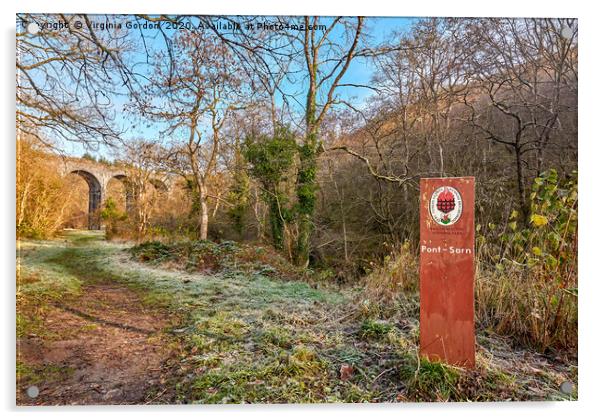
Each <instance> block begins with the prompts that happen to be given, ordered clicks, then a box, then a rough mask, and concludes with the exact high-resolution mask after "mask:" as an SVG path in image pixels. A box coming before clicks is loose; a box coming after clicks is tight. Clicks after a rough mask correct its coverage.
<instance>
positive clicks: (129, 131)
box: [64, 17, 417, 158]
mask: <svg viewBox="0 0 602 420" xmlns="http://www.w3.org/2000/svg"><path fill="white" fill-rule="evenodd" d="M103 19H104V18H103ZM268 19H269V17H268ZM326 19H328V18H326ZM416 20H417V18H397V17H369V18H366V21H365V25H366V30H367V34H368V35H369V36H370V37H371V41H372V43H374V44H380V43H382V42H384V41H386V40H388V39H390V38H391V37H392V35H393V33H396V32H405V31H407V30H408V29H409V28H410V27H411V25H412V23H414V22H415V21H416ZM326 23H327V22H326ZM154 34H156V33H155V32H153V31H150V30H146V31H145V36H147V35H154ZM335 35H336V34H335ZM146 42H147V44H148V46H149V48H151V49H159V48H161V47H162V46H163V40H162V39H161V37H156V38H154V39H153V37H152V36H151V37H147V39H146ZM142 56H143V54H142V51H141V55H140V57H142ZM144 57H145V55H144ZM373 71H374V68H373V65H372V63H371V62H370V60H369V59H361V58H359V59H356V60H354V61H352V64H351V65H350V67H349V69H348V71H347V73H346V74H345V77H344V78H343V80H342V82H343V83H353V84H358V85H362V84H364V85H369V84H370V80H371V78H372V75H373ZM283 90H285V91H286V92H287V93H289V94H291V93H297V94H298V95H299V96H298V97H297V100H298V101H299V102H300V103H304V102H305V97H304V86H303V83H301V82H297V84H296V85H292V84H290V83H289V84H283ZM337 94H338V95H340V97H341V98H342V99H344V100H346V101H349V102H351V103H353V104H354V106H356V107H359V108H361V107H362V104H364V102H365V100H366V99H367V98H368V97H369V96H370V95H372V94H373V91H371V90H370V89H365V88H356V87H342V88H339V89H338V90H337ZM126 101H127V99H126V98H125V97H122V98H116V100H115V109H116V113H117V120H116V121H117V124H118V125H119V126H120V127H122V128H123V130H124V131H125V133H124V135H123V137H124V138H125V139H134V138H138V139H139V138H146V139H154V138H156V137H157V132H158V131H159V130H160V129H161V127H160V126H157V125H154V124H148V125H147V124H145V123H143V124H140V123H139V122H137V123H136V127H135V128H132V127H131V125H132V118H131V116H129V115H126V114H123V113H122V112H121V109H122V107H123V105H124V104H125V102H126ZM278 102H279V103H281V99H280V100H279V101H278ZM64 146H65V147H64V148H65V152H66V153H68V154H70V155H74V156H81V155H82V154H83V153H84V152H85V151H86V150H85V148H84V147H83V146H82V145H80V144H75V143H73V144H65V145H64ZM90 152H91V153H92V154H94V155H96V156H101V155H102V156H105V157H109V158H110V157H111V155H112V154H113V153H112V151H111V150H110V148H107V147H102V146H101V147H100V148H99V149H98V150H94V151H90Z"/></svg>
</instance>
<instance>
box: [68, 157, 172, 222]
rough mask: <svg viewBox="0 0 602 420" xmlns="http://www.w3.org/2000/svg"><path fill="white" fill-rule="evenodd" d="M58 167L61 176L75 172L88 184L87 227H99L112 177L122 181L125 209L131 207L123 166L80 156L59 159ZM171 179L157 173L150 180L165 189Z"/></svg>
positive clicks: (158, 187)
mask: <svg viewBox="0 0 602 420" xmlns="http://www.w3.org/2000/svg"><path fill="white" fill-rule="evenodd" d="M59 167H60V170H61V173H62V175H63V176H67V175H69V174H76V175H79V176H81V177H82V178H83V179H84V180H85V181H86V183H87V184H88V229H90V230H98V229H100V228H101V221H100V217H99V214H98V213H99V209H100V208H101V206H102V204H103V202H104V200H105V199H106V196H107V187H108V184H109V181H111V180H112V179H113V178H115V179H118V180H120V181H121V182H123V183H124V185H125V191H126V193H125V194H126V197H125V202H126V210H129V209H130V208H131V206H132V204H133V194H132V191H131V188H129V186H128V183H127V180H128V175H127V171H126V170H125V168H120V167H119V166H113V165H106V164H104V163H100V162H94V161H92V160H88V159H81V158H64V159H61V163H60V164H59ZM171 181H172V179H171V177H168V176H164V175H162V174H157V176H156V177H155V178H154V179H152V180H151V181H150V182H151V183H152V184H153V185H154V186H155V187H156V188H157V189H160V190H164V191H167V190H169V189H170V187H171V183H172V182H171Z"/></svg>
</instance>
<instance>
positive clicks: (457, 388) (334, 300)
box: [21, 232, 576, 403]
mask: <svg viewBox="0 0 602 420" xmlns="http://www.w3.org/2000/svg"><path fill="white" fill-rule="evenodd" d="M101 239H102V236H101V235H100V234H99V233H82V232H69V233H67V234H66V236H65V238H64V239H62V240H58V241H51V242H31V243H27V244H24V246H23V248H22V249H23V252H22V253H21V254H22V255H21V266H22V270H25V271H26V272H32V271H36V270H37V271H38V272H43V273H44V276H42V277H44V278H45V280H44V283H43V284H47V285H51V284H52V285H53V287H52V288H51V289H52V290H54V289H55V288H56V290H62V292H60V293H66V294H67V293H68V294H72V295H73V296H77V293H78V287H79V285H81V284H86V283H89V282H97V281H102V282H117V283H120V284H123V285H126V286H128V287H129V288H131V289H132V290H135V291H137V292H138V293H140V296H141V297H142V298H143V300H144V301H145V302H146V303H147V304H148V305H153V306H156V305H160V306H161V307H163V308H165V310H168V311H171V312H172V313H173V314H174V315H176V316H177V318H178V319H179V320H180V325H178V326H177V327H175V328H174V329H173V330H172V331H171V334H172V337H173V345H174V346H176V347H177V348H178V349H179V350H178V351H177V352H176V354H177V355H178V356H176V357H174V358H173V359H171V360H169V361H168V365H169V369H171V371H172V373H171V374H170V375H169V378H170V379H169V380H168V382H167V383H165V384H162V385H157V387H158V388H157V390H156V391H157V394H161V393H162V391H163V390H164V389H165V388H168V389H169V390H171V391H173V392H169V393H168V394H170V395H172V394H173V400H170V402H194V403H240V402H266V403H299V402H362V401H370V402H380V401H446V400H453V401H465V400H471V401H474V400H478V401H490V400H507V399H514V400H524V399H538V400H542V399H566V398H568V397H567V396H564V395H562V394H561V393H560V392H559V391H558V386H559V385H560V383H561V382H562V381H564V380H572V381H573V382H576V369H575V370H571V368H567V367H566V366H564V367H560V368H558V369H556V368H555V367H554V366H551V365H549V364H547V363H548V362H547V361H546V360H545V359H543V358H541V357H539V356H538V355H536V354H531V353H528V352H524V351H522V352H516V351H514V350H513V349H512V347H510V346H509V345H508V344H507V342H506V341H505V340H503V339H501V338H499V337H496V336H494V335H481V336H480V337H479V340H478V341H479V349H478V354H477V369H476V370H475V371H473V372H468V371H464V370H462V369H458V368H453V367H450V366H445V365H444V364H440V363H431V362H427V361H424V360H420V359H419V358H418V357H417V346H418V336H419V334H418V323H417V320H416V319H415V313H416V308H415V305H416V303H415V302H414V301H412V300H411V299H409V300H408V303H407V304H408V305H411V310H408V311H406V312H403V311H401V312H400V311H394V312H395V313H397V314H400V313H406V314H407V315H406V316H404V317H401V316H400V315H397V316H396V317H393V316H391V317H386V316H384V315H383V313H385V312H383V311H374V310H372V309H371V306H370V304H369V302H368V301H367V300H366V299H365V297H364V296H362V295H361V294H360V292H358V291H357V290H352V289H343V290H337V289H331V288H328V287H325V286H319V285H317V284H309V283H307V282H304V281H291V280H290V279H282V278H279V277H278V276H277V275H274V273H269V274H266V273H263V272H262V271H261V270H232V269H225V270H224V269H222V270H217V271H212V272H210V273H208V272H207V271H206V270H204V269H203V270H201V271H197V270H194V269H190V268H189V267H188V268H187V267H183V268H184V269H176V268H174V267H170V266H168V265H167V266H166V265H164V264H156V263H154V262H153V261H149V262H146V263H143V262H140V259H139V255H138V256H136V255H134V256H132V253H131V252H130V251H129V248H130V247H129V246H128V244H114V243H110V242H105V241H102V240H101ZM64 240H66V241H67V242H64ZM153 247H154V248H156V249H164V248H162V247H161V246H160V245H158V244H155V245H153ZM162 252H163V251H162ZM165 252H168V251H165ZM177 258H179V257H177ZM187 258H188V257H187ZM164 259H165V260H169V259H171V256H170V255H165V256H164ZM226 268H228V267H226ZM25 286H28V285H27V284H24V285H23V287H25ZM28 287H30V286H28ZM31 287H33V286H31ZM47 289H48V288H45V289H44V290H47ZM23 290H24V291H22V293H26V294H27V290H33V289H31V288H30V289H23ZM400 304H403V302H402V303H400ZM22 368H23V367H22ZM533 372H537V373H533ZM573 397H576V395H574V396H573Z"/></svg>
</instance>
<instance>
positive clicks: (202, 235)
mask: <svg viewBox="0 0 602 420" xmlns="http://www.w3.org/2000/svg"><path fill="white" fill-rule="evenodd" d="M199 201H200V209H199V239H200V240H202V241H204V240H206V239H207V228H208V226H209V206H208V205H207V188H206V187H205V185H203V184H201V185H199Z"/></svg>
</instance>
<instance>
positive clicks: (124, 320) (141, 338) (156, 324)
mask: <svg viewBox="0 0 602 420" xmlns="http://www.w3.org/2000/svg"><path fill="white" fill-rule="evenodd" d="M169 325H170V319H169V316H166V314H165V313H162V312H161V311H160V310H157V309H149V308H148V305H144V304H143V303H142V302H141V300H140V296H138V295H137V294H136V293H135V292H133V291H131V290H129V289H127V288H125V287H123V286H120V285H117V284H112V283H108V284H102V283H93V284H87V285H85V286H84V287H83V288H82V293H81V294H80V295H79V296H78V297H77V298H71V299H68V300H66V301H64V302H54V303H53V304H52V305H51V306H50V307H49V309H48V312H47V313H46V314H45V316H44V327H45V330H46V331H47V334H45V336H44V338H41V337H38V336H33V335H30V336H28V337H23V338H21V339H19V340H18V342H17V352H18V359H19V360H20V361H22V362H24V363H25V364H26V365H27V366H30V367H31V368H32V369H33V371H34V372H33V375H32V377H33V378H36V379H37V380H36V381H35V385H36V386H37V387H38V388H39V396H38V397H36V398H30V397H28V396H27V394H26V390H27V388H28V387H29V386H30V383H26V381H23V383H21V384H19V386H18V387H17V394H18V395H17V403H18V404H23V405H63V404H75V405H79V404H144V403H153V400H154V399H155V398H158V397H160V395H153V392H152V389H153V388H156V385H158V384H159V382H160V381H161V373H162V366H163V363H164V362H165V360H166V359H167V358H168V353H169V350H168V346H167V345H166V337H165V334H164V333H163V332H162V330H163V329H164V328H166V327H168V326H169ZM29 382H32V381H31V380H30V381H29Z"/></svg>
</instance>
